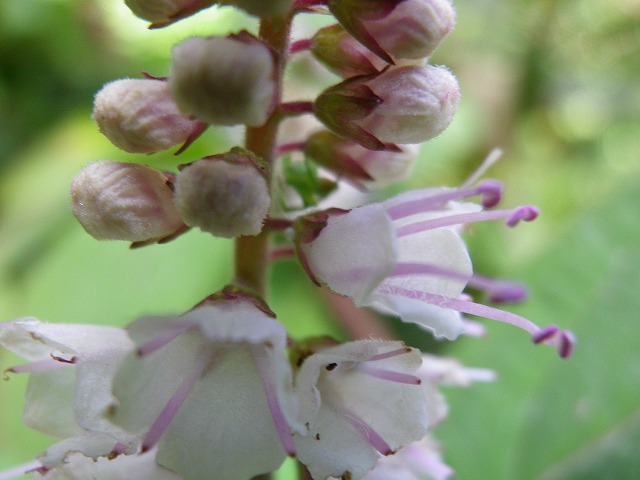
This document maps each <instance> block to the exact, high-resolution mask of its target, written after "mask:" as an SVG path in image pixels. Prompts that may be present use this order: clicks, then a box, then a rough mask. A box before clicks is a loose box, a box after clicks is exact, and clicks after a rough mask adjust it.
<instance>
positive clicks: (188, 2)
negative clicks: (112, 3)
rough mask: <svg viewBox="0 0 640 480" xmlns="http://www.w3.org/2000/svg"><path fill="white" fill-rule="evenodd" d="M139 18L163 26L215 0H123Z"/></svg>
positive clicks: (213, 2) (208, 5) (202, 8)
mask: <svg viewBox="0 0 640 480" xmlns="http://www.w3.org/2000/svg"><path fill="white" fill-rule="evenodd" d="M124 3H125V4H126V5H127V7H129V9H130V10H131V11H132V12H133V14H134V15H136V16H137V17H139V18H142V19H143V20H148V21H150V22H152V23H153V24H154V26H164V25H166V24H169V23H173V22H175V21H177V20H180V19H182V18H185V17H188V16H190V15H193V14H194V13H197V12H199V11H200V10H204V9H205V8H208V7H210V6H211V5H213V4H215V3H216V0H124Z"/></svg>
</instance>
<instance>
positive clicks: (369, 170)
mask: <svg viewBox="0 0 640 480" xmlns="http://www.w3.org/2000/svg"><path fill="white" fill-rule="evenodd" d="M304 151H305V154H307V155H308V156H309V157H311V158H313V160H314V161H315V162H316V163H318V164H320V165H322V166H323V167H325V168H328V169H330V170H332V171H333V172H335V173H336V174H337V175H339V176H342V177H344V178H346V179H348V180H351V181H352V182H354V183H356V184H357V185H359V186H365V187H366V186H376V187H382V186H385V185H388V184H390V183H393V182H397V181H399V180H403V179H404V178H406V177H407V176H408V175H409V174H410V173H411V169H412V167H413V160H414V159H415V156H416V153H417V148H415V147H414V146H413V145H405V146H403V147H402V149H401V150H400V151H399V152H395V151H393V152H392V151H376V150H369V149H366V148H364V147H363V146H361V145H359V144H358V143H356V142H354V141H351V140H347V139H345V138H342V137H339V136H338V135H335V134H333V133H331V132H329V131H326V130H324V131H320V132H316V133H314V134H313V135H311V137H309V139H308V140H307V142H306V144H305V149H304Z"/></svg>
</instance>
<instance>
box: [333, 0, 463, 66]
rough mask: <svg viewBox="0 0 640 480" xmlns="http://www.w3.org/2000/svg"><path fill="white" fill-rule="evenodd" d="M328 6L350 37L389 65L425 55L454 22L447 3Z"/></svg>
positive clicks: (342, 1) (409, 0) (398, 0)
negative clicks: (395, 61)
mask: <svg viewBox="0 0 640 480" xmlns="http://www.w3.org/2000/svg"><path fill="white" fill-rule="evenodd" d="M328 5H329V9H330V10H331V12H332V13H333V14H334V16H335V17H336V18H337V19H338V21H339V22H340V23H341V24H342V25H344V27H345V28H346V29H347V30H348V31H349V33H351V35H353V36H354V37H355V38H357V39H358V40H359V41H360V42H361V43H362V44H363V45H365V46H366V47H367V48H369V49H370V50H371V51H372V52H375V53H376V54H377V55H378V56H380V58H382V59H384V60H385V61H387V62H389V63H393V62H394V60H399V59H413V60H416V59H422V58H425V57H427V56H429V55H430V54H431V53H432V52H433V51H434V50H435V49H436V47H437V46H438V45H439V43H440V42H441V41H442V39H443V38H444V36H445V35H446V34H447V33H449V32H450V31H451V29H452V28H453V25H454V23H455V11H454V10H453V7H452V5H451V1H450V0H329V1H328Z"/></svg>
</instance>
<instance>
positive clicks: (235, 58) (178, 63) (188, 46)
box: [169, 32, 276, 127]
mask: <svg viewBox="0 0 640 480" xmlns="http://www.w3.org/2000/svg"><path fill="white" fill-rule="evenodd" d="M274 68H275V62H274V53H273V52H272V51H271V49H269V47H267V46H266V45H265V44H264V43H262V42H261V41H260V40H258V39H257V38H255V37H254V36H252V35H251V34H249V33H247V32H241V33H239V34H238V35H231V36H228V37H208V38H202V37H192V38H189V39H187V40H185V41H184V42H182V43H180V44H179V45H176V46H175V47H174V48H173V63H172V65H171V73H170V76H169V89H170V90H171V93H172V95H173V97H174V99H175V101H176V103H177V104H178V107H179V108H180V110H181V111H182V112H184V113H186V114H190V115H193V116H195V117H198V118H200V119H202V120H204V121H206V122H209V123H213V124H216V125H239V124H245V125H249V126H252V127H255V126H259V125H262V124H264V123H265V122H266V121H267V118H269V115H270V114H271V112H272V111H273V109H274V107H275V92H276V83H275V69H274Z"/></svg>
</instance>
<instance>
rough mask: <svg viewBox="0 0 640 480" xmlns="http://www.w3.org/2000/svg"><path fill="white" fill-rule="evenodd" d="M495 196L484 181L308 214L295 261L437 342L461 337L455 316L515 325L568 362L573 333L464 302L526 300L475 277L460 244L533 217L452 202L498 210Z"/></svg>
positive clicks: (520, 210) (510, 288) (531, 210)
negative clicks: (464, 234) (472, 292)
mask: <svg viewBox="0 0 640 480" xmlns="http://www.w3.org/2000/svg"><path fill="white" fill-rule="evenodd" d="M500 192H501V186H500V185H499V184H497V183H496V182H492V181H485V182H483V183H480V184H478V186H476V187H474V188H470V189H450V188H441V189H426V190H416V191H409V192H405V193H403V194H401V195H398V196H396V197H394V198H391V199H389V200H387V201H385V202H381V203H374V204H371V205H366V206H363V207H358V208H355V209H353V210H350V211H344V210H342V211H339V210H333V211H331V210H329V211H325V212H319V213H316V214H312V215H309V216H308V217H306V218H305V217H303V219H301V220H300V221H299V223H298V225H297V227H296V229H297V243H296V247H297V251H298V255H299V257H300V259H301V261H302V263H303V265H304V266H305V268H306V270H307V272H308V273H309V275H310V276H311V278H312V279H313V280H314V281H316V283H318V284H324V285H327V286H328V287H329V288H330V289H331V290H333V291H334V292H336V293H339V294H341V295H344V296H347V297H351V298H352V299H353V300H354V302H355V303H356V305H357V306H371V307H374V308H376V309H378V310H380V311H382V312H385V313H389V314H393V315H397V316H399V317H400V318H401V319H402V320H403V321H405V322H411V323H416V324H418V325H420V326H422V327H424V328H426V329H428V330H430V331H431V332H433V334H434V335H435V336H436V337H445V338H448V339H455V338H456V337H457V336H458V335H460V334H461V333H463V332H464V330H465V325H464V322H463V321H462V319H461V316H460V313H468V314H472V315H478V316H482V317H486V318H491V319H494V320H498V321H502V322H505V323H510V324H513V325H516V326H518V327H520V328H522V329H524V330H526V331H527V332H529V333H530V334H531V335H532V337H533V340H534V342H535V343H541V342H545V343H551V344H554V345H555V346H557V348H558V350H559V352H560V355H561V356H563V357H566V356H568V355H569V354H570V353H571V349H572V346H573V343H574V339H573V336H572V334H571V333H570V332H564V331H563V332H560V331H559V330H558V328H557V327H555V326H551V327H546V328H540V327H538V326H537V325H535V324H533V323H532V322H531V321H529V320H527V319H525V318H522V317H520V316H518V315H515V314H512V313H509V312H506V311H502V310H498V309H495V308H491V307H488V306H485V305H481V304H477V303H474V302H472V301H470V300H469V299H468V298H466V297H464V296H463V295H462V292H463V290H464V288H465V287H466V285H467V284H469V285H471V286H473V287H474V288H478V289H481V290H485V291H486V292H487V293H488V294H489V296H490V299H491V300H492V301H496V302H500V301H517V300H520V299H522V298H523V296H524V295H525V294H526V291H525V290H524V289H523V288H522V287H521V286H519V285H514V284H512V283H509V282H503V281H493V280H490V279H487V278H483V277H479V276H476V275H473V274H472V267H471V260H470V258H469V255H468V253H467V248H466V246H465V244H464V242H463V240H462V239H461V238H460V234H459V232H460V230H461V228H462V226H463V225H464V224H466V223H470V222H477V221H485V220H495V219H501V218H502V219H506V220H507V225H509V226H514V225H515V224H517V223H518V222H519V221H521V220H523V221H530V220H533V219H534V218H535V217H536V216H537V215H538V211H537V209H536V208H535V207H531V206H523V207H517V208H515V209H511V210H488V211H485V210H483V209H482V207H481V206H480V205H478V204H474V203H469V202H464V203H462V202H458V201H456V200H459V199H462V198H465V197H469V196H473V195H482V196H483V203H484V205H485V206H486V207H490V206H494V205H495V204H496V203H498V201H499V200H500Z"/></svg>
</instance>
